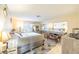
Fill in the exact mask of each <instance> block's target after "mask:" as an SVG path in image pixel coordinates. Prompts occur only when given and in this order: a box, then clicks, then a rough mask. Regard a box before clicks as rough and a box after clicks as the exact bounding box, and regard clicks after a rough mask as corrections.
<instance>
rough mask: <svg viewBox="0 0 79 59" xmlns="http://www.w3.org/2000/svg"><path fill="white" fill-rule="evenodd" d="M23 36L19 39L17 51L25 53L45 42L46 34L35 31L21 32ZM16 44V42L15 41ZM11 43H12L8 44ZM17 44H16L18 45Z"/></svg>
mask: <svg viewBox="0 0 79 59" xmlns="http://www.w3.org/2000/svg"><path fill="white" fill-rule="evenodd" d="M21 34H22V37H21V38H19V39H18V40H17V39H16V41H17V44H16V45H17V53H18V54H24V53H27V52H28V51H30V50H31V49H35V48H37V47H39V46H41V45H43V44H44V36H43V35H42V34H38V33H35V32H29V33H21ZM14 44H15V42H14ZM8 45H11V44H8ZM16 45H15V46H16Z"/></svg>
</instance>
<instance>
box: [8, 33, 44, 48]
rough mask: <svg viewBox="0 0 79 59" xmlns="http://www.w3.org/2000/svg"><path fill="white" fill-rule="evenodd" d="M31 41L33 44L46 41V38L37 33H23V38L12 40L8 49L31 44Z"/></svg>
mask: <svg viewBox="0 0 79 59" xmlns="http://www.w3.org/2000/svg"><path fill="white" fill-rule="evenodd" d="M29 40H31V41H32V42H36V41H40V40H44V37H43V36H42V35H41V34H38V33H35V32H28V33H22V37H21V38H19V39H12V40H10V41H9V42H8V45H9V47H8V48H12V47H16V46H15V45H16V44H17V47H18V46H23V45H26V44H29ZM15 43H16V44H15Z"/></svg>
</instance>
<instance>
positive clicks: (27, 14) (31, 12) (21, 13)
mask: <svg viewBox="0 0 79 59" xmlns="http://www.w3.org/2000/svg"><path fill="white" fill-rule="evenodd" d="M7 6H8V12H9V15H10V16H16V17H17V18H19V19H22V20H26V21H28V20H29V21H45V20H46V21H47V20H51V19H52V18H53V17H55V16H60V15H64V14H69V13H72V12H77V11H79V5H77V4H76V5H75V4H64V5H63V4H36V5H34V4H30V5H28V4H22V5H21V4H15V5H12V4H11V5H10V4H9V5H7Z"/></svg>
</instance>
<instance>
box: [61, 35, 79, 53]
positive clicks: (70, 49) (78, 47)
mask: <svg viewBox="0 0 79 59" xmlns="http://www.w3.org/2000/svg"><path fill="white" fill-rule="evenodd" d="M62 53H63V54H79V39H75V38H71V37H69V36H68V35H65V36H63V37H62Z"/></svg>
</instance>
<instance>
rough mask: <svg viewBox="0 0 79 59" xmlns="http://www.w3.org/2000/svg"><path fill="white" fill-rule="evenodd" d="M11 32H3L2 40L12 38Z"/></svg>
mask: <svg viewBox="0 0 79 59" xmlns="http://www.w3.org/2000/svg"><path fill="white" fill-rule="evenodd" d="M10 37H11V36H10V34H9V33H7V32H2V42H6V41H7V40H9V38H10Z"/></svg>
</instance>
